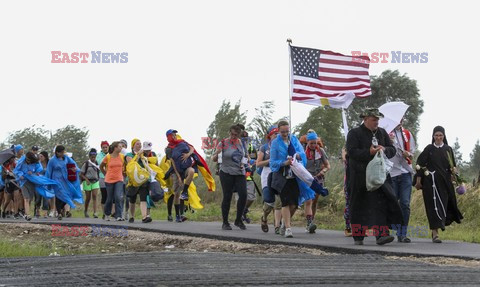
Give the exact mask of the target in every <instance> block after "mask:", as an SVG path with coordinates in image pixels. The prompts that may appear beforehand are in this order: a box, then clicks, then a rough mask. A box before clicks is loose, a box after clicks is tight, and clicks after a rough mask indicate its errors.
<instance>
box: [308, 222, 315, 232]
mask: <svg viewBox="0 0 480 287" xmlns="http://www.w3.org/2000/svg"><path fill="white" fill-rule="evenodd" d="M316 229H317V225H315V223H313V222H312V223H310V224H309V225H308V226H307V230H308V233H310V234H313V233H315V230H316Z"/></svg>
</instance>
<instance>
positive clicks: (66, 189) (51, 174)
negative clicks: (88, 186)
mask: <svg viewBox="0 0 480 287" xmlns="http://www.w3.org/2000/svg"><path fill="white" fill-rule="evenodd" d="M79 172H80V169H79V168H78V167H77V163H76V162H75V161H74V160H73V159H72V158H70V157H69V156H67V155H66V154H65V147H64V146H63V145H58V146H56V147H55V155H54V156H53V157H52V158H51V159H50V160H49V161H48V165H47V171H46V172H45V177H47V178H50V179H53V180H55V181H56V182H57V183H58V184H57V185H55V186H54V188H53V191H54V192H55V206H56V209H57V213H58V216H57V218H58V220H62V218H63V217H65V215H66V214H65V211H66V210H65V207H66V205H67V204H68V205H69V206H70V207H73V208H75V203H74V201H76V202H78V203H80V204H82V203H83V196H82V191H81V188H80V181H79V178H78V173H79Z"/></svg>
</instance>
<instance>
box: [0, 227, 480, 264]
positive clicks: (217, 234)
mask: <svg viewBox="0 0 480 287" xmlns="http://www.w3.org/2000/svg"><path fill="white" fill-rule="evenodd" d="M0 222H25V221H24V220H23V219H17V220H14V219H3V220H0ZM30 223H43V224H52V223H53V224H59V223H61V224H64V225H92V224H102V225H120V226H127V227H128V228H130V229H138V230H145V231H153V232H163V233H168V234H185V235H191V236H200V237H206V238H214V239H225V240H235V241H240V242H250V243H273V244H275V243H277V244H278V243H281V244H291V245H297V246H308V247H314V248H319V249H322V250H326V251H334V252H341V253H350V254H352V253H355V254H367V253H369V254H383V255H416V256H447V257H456V258H466V259H480V244H473V243H464V242H456V241H444V242H443V243H442V244H434V243H432V242H431V240H429V239H422V238H412V243H398V242H397V241H396V240H395V241H394V242H392V243H390V244H387V245H383V246H378V245H376V244H375V238H374V237H369V238H366V239H365V245H363V246H355V245H354V244H353V239H352V238H346V237H344V235H343V232H340V231H334V230H317V233H316V234H306V233H305V232H304V229H303V228H293V235H294V238H284V237H281V236H280V235H275V234H274V233H273V230H270V232H269V233H264V232H262V231H261V229H260V226H259V225H258V224H249V225H247V230H244V231H242V230H240V229H238V228H236V227H235V226H233V230H232V231H224V230H222V229H221V224H220V223H218V222H193V221H187V222H183V223H173V222H167V221H156V220H155V221H153V222H152V223H148V224H144V223H141V222H135V223H128V222H116V221H104V220H101V219H93V218H91V219H85V218H64V219H63V220H62V221H58V220H56V219H55V220H52V219H33V220H31V221H30ZM270 227H271V226H270ZM271 229H272V228H271Z"/></svg>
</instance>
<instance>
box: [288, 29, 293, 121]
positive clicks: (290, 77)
mask: <svg viewBox="0 0 480 287" xmlns="http://www.w3.org/2000/svg"><path fill="white" fill-rule="evenodd" d="M287 43H288V67H289V68H288V123H289V125H290V128H292V61H291V59H290V57H291V55H292V53H291V51H290V45H291V44H292V39H290V38H288V39H287Z"/></svg>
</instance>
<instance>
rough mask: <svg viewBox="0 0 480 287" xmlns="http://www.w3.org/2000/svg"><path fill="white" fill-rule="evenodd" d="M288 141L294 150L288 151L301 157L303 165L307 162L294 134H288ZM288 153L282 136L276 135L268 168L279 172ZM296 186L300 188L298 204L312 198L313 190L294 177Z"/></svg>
mask: <svg viewBox="0 0 480 287" xmlns="http://www.w3.org/2000/svg"><path fill="white" fill-rule="evenodd" d="M290 142H291V145H292V146H293V148H294V149H295V151H291V152H290V153H292V156H293V154H295V153H296V154H298V155H299V156H300V158H301V159H302V161H301V162H302V164H303V166H306V164H307V156H306V155H305V150H304V149H303V146H302V144H301V143H300V141H299V140H298V139H297V137H296V136H295V135H291V136H290ZM288 155H289V151H288V147H287V145H286V144H285V143H284V142H283V139H282V136H281V135H277V138H275V139H274V140H273V141H272V145H271V147H270V168H271V170H272V172H279V171H280V168H281V167H282V164H283V163H284V162H285V161H286V160H287V156H288ZM296 180H297V184H298V187H299V189H300V195H299V197H298V205H302V204H303V203H304V202H305V201H307V200H310V199H314V198H315V192H314V191H313V190H312V189H311V188H310V187H308V185H307V184H306V183H304V182H303V181H301V180H300V179H299V178H298V177H297V178H296Z"/></svg>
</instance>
